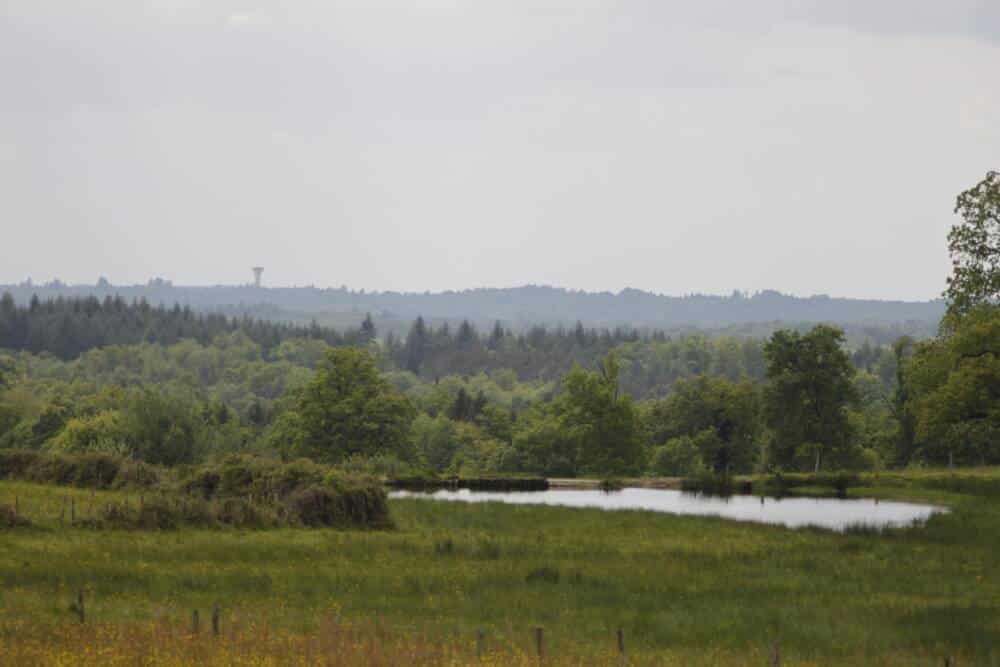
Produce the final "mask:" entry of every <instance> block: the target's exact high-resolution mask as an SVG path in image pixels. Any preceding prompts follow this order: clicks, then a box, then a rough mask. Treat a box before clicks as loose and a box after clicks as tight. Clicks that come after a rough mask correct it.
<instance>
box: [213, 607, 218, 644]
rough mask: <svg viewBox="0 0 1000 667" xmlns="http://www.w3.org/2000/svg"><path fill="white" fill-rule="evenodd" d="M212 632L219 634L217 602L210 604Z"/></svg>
mask: <svg viewBox="0 0 1000 667" xmlns="http://www.w3.org/2000/svg"><path fill="white" fill-rule="evenodd" d="M212 634H213V635H215V636H216V637H218V636H219V603H218V602H216V603H215V605H213V606H212Z"/></svg>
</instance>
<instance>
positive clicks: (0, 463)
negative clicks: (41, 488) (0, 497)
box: [0, 449, 42, 479]
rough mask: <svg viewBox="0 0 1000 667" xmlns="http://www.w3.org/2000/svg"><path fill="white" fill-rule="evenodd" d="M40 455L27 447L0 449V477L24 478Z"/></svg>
mask: <svg viewBox="0 0 1000 667" xmlns="http://www.w3.org/2000/svg"><path fill="white" fill-rule="evenodd" d="M41 456H42V455H41V454H39V453H38V452H33V451H30V450H27V449H0V478H5V479H24V478H25V477H26V476H27V471H28V469H29V468H31V467H32V466H33V465H35V463H36V462H37V461H38V459H39V458H41Z"/></svg>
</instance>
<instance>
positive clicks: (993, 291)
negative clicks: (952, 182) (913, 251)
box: [945, 171, 1000, 317]
mask: <svg viewBox="0 0 1000 667" xmlns="http://www.w3.org/2000/svg"><path fill="white" fill-rule="evenodd" d="M955 213H958V214H959V215H961V216H962V222H960V223H959V224H957V225H954V226H953V227H952V228H951V231H950V232H949V233H948V252H949V254H950V255H951V262H952V275H951V277H950V278H948V289H947V290H946V291H945V296H947V297H948V299H949V301H950V303H949V306H948V312H949V314H950V315H952V316H953V317H961V316H962V315H963V314H965V313H966V312H968V310H969V309H970V308H972V307H974V306H975V305H977V304H980V303H996V302H997V300H998V297H1000V173H998V172H996V171H990V172H988V173H987V174H986V178H984V179H983V180H982V181H980V182H979V183H977V184H976V185H975V186H973V187H972V188H970V189H968V190H966V191H965V192H963V193H961V194H960V195H958V199H957V200H956V202H955Z"/></svg>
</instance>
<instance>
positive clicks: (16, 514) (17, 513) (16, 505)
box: [14, 496, 21, 521]
mask: <svg viewBox="0 0 1000 667" xmlns="http://www.w3.org/2000/svg"><path fill="white" fill-rule="evenodd" d="M20 515H21V507H20V505H19V503H18V502H17V496H14V521H17V517H19V516H20Z"/></svg>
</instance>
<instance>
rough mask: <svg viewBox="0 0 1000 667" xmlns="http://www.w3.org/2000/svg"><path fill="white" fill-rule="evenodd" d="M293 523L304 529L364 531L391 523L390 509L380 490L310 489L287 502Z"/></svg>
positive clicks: (354, 488)
mask: <svg viewBox="0 0 1000 667" xmlns="http://www.w3.org/2000/svg"><path fill="white" fill-rule="evenodd" d="M287 506H288V511H289V516H290V518H291V519H292V520H294V521H296V522H297V523H300V524H302V525H304V526H335V527H341V528H346V527H363V526H373V527H377V526H385V525H388V523H389V505H388V502H387V500H386V495H385V491H383V490H382V488H381V487H379V486H374V485H368V486H357V487H353V488H339V489H338V488H331V487H329V486H310V487H307V488H305V489H300V490H298V491H296V492H295V493H293V494H292V495H291V496H289V498H288V503H287Z"/></svg>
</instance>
